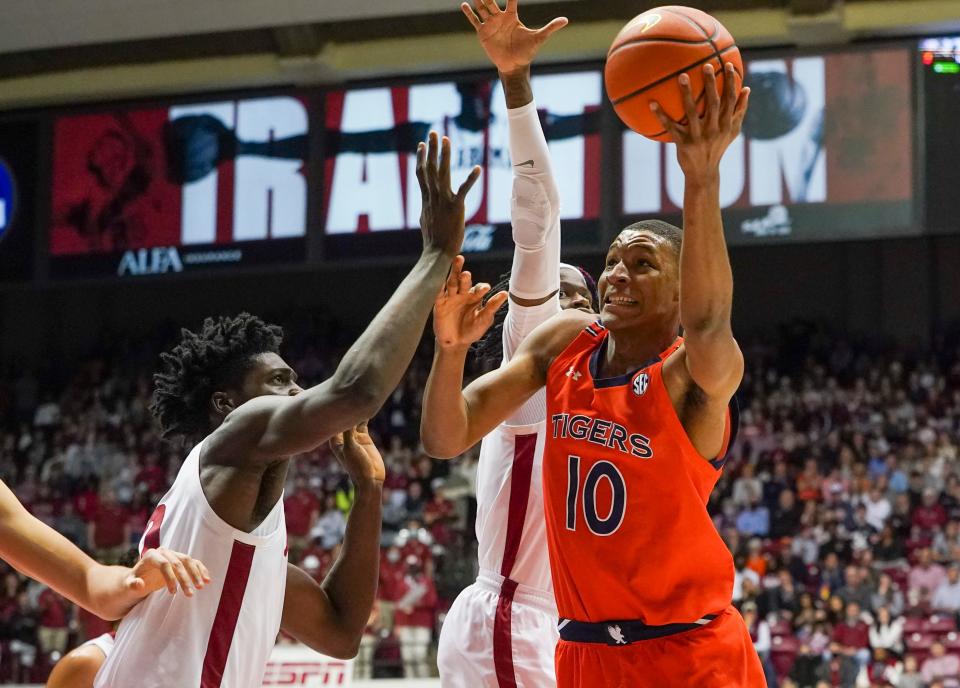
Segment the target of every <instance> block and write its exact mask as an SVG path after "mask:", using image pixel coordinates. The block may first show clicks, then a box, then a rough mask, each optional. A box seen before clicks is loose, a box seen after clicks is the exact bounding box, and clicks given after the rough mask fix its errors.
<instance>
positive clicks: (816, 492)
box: [797, 459, 823, 502]
mask: <svg viewBox="0 0 960 688" xmlns="http://www.w3.org/2000/svg"><path fill="white" fill-rule="evenodd" d="M822 483H823V478H822V476H821V475H820V470H819V468H818V467H817V460H816V459H807V461H806V463H804V465H803V472H802V473H801V474H800V475H798V476H797V499H799V500H800V501H801V502H817V501H820V496H821V485H822Z"/></svg>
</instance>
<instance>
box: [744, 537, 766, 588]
mask: <svg viewBox="0 0 960 688" xmlns="http://www.w3.org/2000/svg"><path fill="white" fill-rule="evenodd" d="M767 567H768V562H767V557H766V555H764V553H763V541H762V540H761V539H760V538H750V542H748V543H747V568H748V569H750V570H751V571H755V572H756V574H757V575H758V576H759V577H760V580H763V577H764V576H766V575H767Z"/></svg>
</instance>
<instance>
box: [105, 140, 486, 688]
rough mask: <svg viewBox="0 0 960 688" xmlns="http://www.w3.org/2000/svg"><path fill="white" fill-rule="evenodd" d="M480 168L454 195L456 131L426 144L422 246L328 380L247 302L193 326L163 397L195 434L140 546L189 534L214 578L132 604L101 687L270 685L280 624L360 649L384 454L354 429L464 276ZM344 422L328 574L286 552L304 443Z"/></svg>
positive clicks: (166, 421)
mask: <svg viewBox="0 0 960 688" xmlns="http://www.w3.org/2000/svg"><path fill="white" fill-rule="evenodd" d="M441 147H442V152H441ZM438 158H439V161H438ZM478 176H479V169H476V170H474V172H473V173H472V174H471V176H470V177H469V178H468V179H467V181H466V182H465V183H464V184H463V186H461V188H460V190H459V191H458V192H457V193H456V194H455V193H453V192H452V191H451V189H450V145H449V141H447V140H444V141H443V143H442V146H441V143H440V141H439V140H438V137H437V135H436V134H435V133H431V135H430V141H429V146H427V145H425V144H421V146H420V148H419V150H418V155H417V177H418V179H419V181H420V185H421V190H422V195H423V211H422V215H421V226H422V231H423V238H424V250H423V254H422V256H421V258H420V260H419V261H418V263H417V265H416V266H415V267H414V269H413V271H412V272H411V273H410V275H408V277H407V278H406V279H405V280H404V282H403V283H402V284H401V285H400V286H399V288H398V289H397V291H396V293H395V294H394V296H393V298H391V300H390V301H389V303H387V305H386V306H385V307H384V308H383V310H382V311H381V312H380V313H379V314H378V315H377V317H376V318H375V319H374V320H373V322H372V323H371V324H370V326H369V327H368V328H367V330H366V332H365V333H364V334H363V335H362V336H361V337H360V339H358V340H357V342H356V343H355V344H354V346H353V347H352V348H351V349H350V351H349V352H348V353H347V354H346V355H345V356H344V357H343V359H342V361H341V363H340V365H339V367H338V368H337V371H336V372H335V373H334V375H333V376H332V377H331V378H330V379H329V380H327V381H325V382H323V383H321V384H319V385H317V386H315V387H311V388H309V389H306V390H304V389H302V388H301V387H300V386H299V385H298V384H297V377H296V374H295V373H294V371H293V370H291V369H290V367H289V366H287V365H286V363H284V361H283V359H281V358H280V356H279V355H278V353H277V351H278V349H279V346H280V343H281V340H282V336H283V332H282V330H281V329H280V328H279V327H276V326H271V325H267V324H265V323H264V322H263V321H261V320H260V319H259V318H255V317H253V316H251V315H249V314H246V313H244V314H241V315H239V316H237V317H235V318H226V317H225V318H219V319H212V318H209V319H207V321H206V322H205V323H204V325H203V329H202V330H201V331H200V332H199V333H193V332H189V331H186V330H184V331H183V336H182V339H181V342H180V343H179V344H178V345H177V346H176V347H175V348H174V349H173V350H172V352H170V353H168V354H164V356H163V370H162V372H160V373H159V374H157V375H156V376H155V377H154V382H155V384H156V391H155V394H154V402H153V405H152V407H151V410H152V411H153V413H154V415H155V416H156V417H157V419H158V420H159V422H160V426H161V428H162V430H163V432H164V435H165V436H180V437H184V438H186V439H188V440H189V441H191V442H194V445H193V449H192V451H191V452H190V454H189V456H188V457H187V460H186V461H185V462H184V464H183V466H182V467H181V469H180V473H179V475H178V476H177V479H176V481H175V482H174V484H173V486H172V487H171V489H170V491H169V492H168V493H167V495H166V496H165V497H164V498H163V500H162V501H161V503H160V505H159V506H158V507H157V509H156V511H155V512H154V514H153V516H152V517H151V519H150V523H149V525H148V527H147V529H146V532H145V533H144V537H143V541H142V542H141V549H142V551H144V552H146V551H150V550H151V548H154V547H157V546H158V545H163V546H168V545H170V544H171V543H183V546H184V547H185V548H186V549H187V550H188V551H190V552H192V553H193V554H194V555H196V556H198V557H201V558H202V559H203V560H204V561H205V562H206V564H207V567H208V568H209V570H210V572H211V573H212V578H213V581H212V583H211V584H210V585H209V586H208V589H207V590H206V591H204V593H205V594H204V595H203V596H202V602H203V603H202V604H200V605H197V606H188V605H183V604H180V603H179V602H178V600H177V599H175V598H171V597H161V596H156V597H154V598H151V599H150V600H149V604H145V605H144V606H142V607H138V608H137V609H135V610H134V611H133V612H132V613H131V614H129V615H127V617H126V618H125V619H124V620H123V622H122V623H121V624H120V628H119V630H118V632H117V641H116V647H115V649H114V651H113V652H112V653H111V654H110V656H109V657H108V658H107V661H106V663H105V664H104V666H103V668H102V669H101V670H100V672H99V674H98V675H97V679H96V686H97V687H98V688H108V687H109V688H133V687H134V686H135V687H136V688H174V687H175V688H197V687H199V688H218V687H221V686H222V687H223V688H259V687H260V685H261V683H262V681H263V673H264V668H265V666H266V661H267V658H268V656H269V653H270V649H271V648H272V647H273V645H274V642H275V640H276V636H277V633H278V632H279V631H280V630H281V629H282V630H284V631H285V632H287V633H288V634H290V635H291V636H293V637H294V638H296V639H297V640H299V641H301V642H303V643H305V644H306V645H308V646H309V647H311V648H313V649H315V650H317V651H319V652H322V653H324V654H326V655H331V656H334V657H339V658H349V657H353V656H354V655H356V653H357V648H358V647H359V644H360V640H361V637H362V635H363V631H364V628H365V626H366V624H367V619H368V618H369V616H370V609H371V607H372V606H373V600H374V595H375V593H376V587H377V578H378V563H379V552H380V547H379V544H380V542H379V541H380V522H381V508H380V505H381V501H382V486H383V479H384V466H383V460H382V459H381V457H380V454H379V452H377V450H376V448H375V447H374V446H373V443H372V441H371V440H370V437H369V435H367V433H366V430H365V427H364V426H362V425H360V426H358V427H357V429H356V431H350V430H349V429H350V428H353V427H354V426H356V425H357V424H358V423H363V422H365V419H366V418H369V417H370V416H372V415H373V414H375V413H376V412H377V410H378V409H379V408H380V406H381V405H382V404H383V402H384V401H385V400H386V399H387V397H388V396H389V395H390V394H391V393H392V391H393V389H394V388H395V387H396V386H397V384H398V383H399V381H400V379H401V377H402V376H403V374H404V372H405V369H406V367H407V366H408V365H409V363H410V360H411V359H412V358H413V354H414V352H415V351H416V348H417V345H418V343H419V341H420V338H421V335H422V332H423V327H424V325H425V323H426V320H427V317H428V315H429V313H430V309H431V305H432V303H433V300H434V297H435V296H436V294H437V292H438V290H439V289H440V287H441V285H442V284H444V280H445V279H447V278H448V276H449V274H450V273H451V272H455V273H456V274H457V275H459V270H460V267H461V266H462V262H463V258H462V257H459V256H456V253H457V251H458V250H459V248H460V246H461V244H462V242H463V232H464V226H463V223H464V198H465V197H466V194H467V192H468V191H469V189H470V187H471V186H472V185H473V184H474V183H475V182H476V180H477V178H478ZM451 267H454V268H455V270H451ZM345 430H347V432H346V433H344V436H343V440H342V442H341V445H342V446H340V445H336V443H335V447H334V450H335V453H337V458H338V460H339V461H340V464H341V465H342V466H343V468H344V469H345V470H346V471H347V473H348V475H349V477H350V479H351V480H352V482H353V485H354V488H355V495H356V496H355V499H354V503H353V507H352V509H351V512H350V516H349V518H348V521H347V530H346V535H345V538H344V541H343V546H342V549H341V553H340V556H339V558H338V559H337V561H336V563H335V564H334V566H333V568H332V570H331V571H330V573H329V574H328V576H327V577H326V579H325V580H324V582H323V584H322V585H318V584H317V583H316V582H315V581H314V580H313V578H312V577H311V576H309V575H308V574H307V573H306V572H304V571H302V570H301V569H299V568H297V567H295V566H292V565H290V564H288V563H287V557H286V529H285V527H284V515H283V485H284V482H285V481H286V476H287V468H288V466H289V460H290V457H291V456H294V455H297V454H300V453H303V452H305V451H309V450H312V449H314V448H316V447H317V446H318V445H320V444H321V443H322V442H325V441H326V440H328V439H330V438H331V437H337V436H338V434H339V433H342V432H344V431H345Z"/></svg>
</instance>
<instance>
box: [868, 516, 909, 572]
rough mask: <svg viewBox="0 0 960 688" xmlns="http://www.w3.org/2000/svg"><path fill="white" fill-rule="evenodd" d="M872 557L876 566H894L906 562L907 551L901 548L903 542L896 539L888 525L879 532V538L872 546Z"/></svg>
mask: <svg viewBox="0 0 960 688" xmlns="http://www.w3.org/2000/svg"><path fill="white" fill-rule="evenodd" d="M873 557H874V559H875V560H876V562H877V565H878V566H884V567H888V566H896V565H899V564H903V563H905V562H906V560H907V550H906V548H905V547H904V546H903V540H901V539H900V538H899V537H897V535H896V533H894V532H893V527H892V526H890V525H887V526H884V528H883V530H881V531H880V537H879V540H878V541H877V543H876V544H875V545H874V546H873Z"/></svg>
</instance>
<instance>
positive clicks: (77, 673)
mask: <svg viewBox="0 0 960 688" xmlns="http://www.w3.org/2000/svg"><path fill="white" fill-rule="evenodd" d="M113 646H114V634H113V633H104V634H103V635H100V636H97V637H96V638H93V639H92V640H88V641H87V642H85V643H84V644H83V645H81V646H80V647H78V648H76V649H75V650H72V651H71V652H68V653H67V654H65V655H64V656H63V657H62V658H61V659H60V661H59V662H57V664H56V666H54V667H53V671H51V672H50V676H49V677H48V678H47V685H46V688H93V680H94V678H95V677H96V675H97V672H98V671H99V670H100V667H101V666H103V663H104V662H105V661H106V659H107V657H109V656H110V653H111V652H113Z"/></svg>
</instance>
